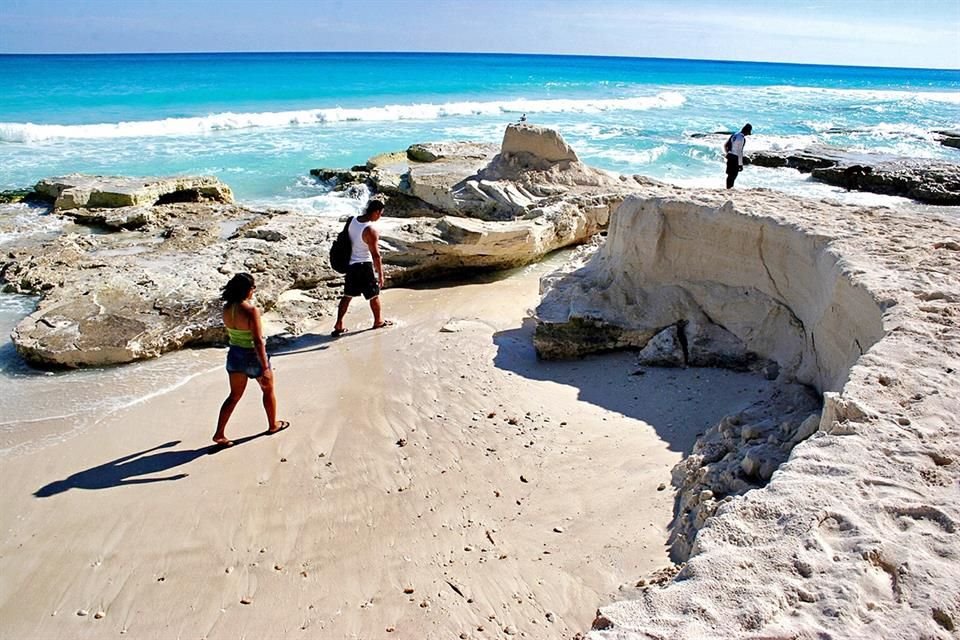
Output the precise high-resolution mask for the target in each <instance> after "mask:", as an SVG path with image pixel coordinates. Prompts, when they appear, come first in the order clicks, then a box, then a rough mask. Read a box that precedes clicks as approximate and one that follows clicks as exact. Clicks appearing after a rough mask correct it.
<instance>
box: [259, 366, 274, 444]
mask: <svg viewBox="0 0 960 640" xmlns="http://www.w3.org/2000/svg"><path fill="white" fill-rule="evenodd" d="M257 382H259V383H260V389H261V391H263V410H264V411H265V412H266V414H267V430H268V431H276V430H277V428H278V427H277V396H276V394H275V393H274V392H273V376H272V375H271V376H262V377H260V378H257Z"/></svg>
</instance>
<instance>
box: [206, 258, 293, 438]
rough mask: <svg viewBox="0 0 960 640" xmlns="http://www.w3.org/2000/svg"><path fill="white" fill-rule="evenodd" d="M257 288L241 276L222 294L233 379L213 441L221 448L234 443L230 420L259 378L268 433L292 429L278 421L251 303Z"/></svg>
mask: <svg viewBox="0 0 960 640" xmlns="http://www.w3.org/2000/svg"><path fill="white" fill-rule="evenodd" d="M256 289H257V285H256V284H255V283H254V280H253V276H251V275H250V274H249V273H238V274H236V275H235V276H233V277H232V278H230V281H229V282H228V283H227V284H226V286H225V287H224V288H223V291H222V292H221V294H220V299H221V300H223V301H224V305H223V324H224V326H225V327H226V328H227V336H228V337H229V341H230V349H229V350H228V351H227V375H228V376H229V378H230V395H228V396H227V399H226V400H224V401H223V404H222V405H221V406H220V416H219V418H218V419H217V431H216V433H214V434H213V441H214V442H215V443H216V444H218V445H220V446H221V447H229V446H232V445H233V442H232V441H231V440H230V439H229V438H227V435H226V429H227V421H228V420H229V419H230V416H231V415H232V414H233V410H234V409H235V408H236V407H237V403H238V402H240V398H241V397H243V392H244V390H245V389H246V388H247V381H248V380H249V379H250V378H256V380H257V382H258V383H259V384H260V390H261V391H262V392H263V409H264V411H266V413H267V433H276V432H278V431H281V430H283V429H286V428H287V427H289V426H290V423H289V422H286V421H285V420H277V397H276V395H274V392H273V369H272V368H271V367H270V359H269V358H267V349H266V345H265V344H264V338H263V326H262V325H261V324H260V311H258V310H257V308H256V307H255V306H253V303H252V302H251V300H252V299H253V292H254V291H256Z"/></svg>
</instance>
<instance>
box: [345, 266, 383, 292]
mask: <svg viewBox="0 0 960 640" xmlns="http://www.w3.org/2000/svg"><path fill="white" fill-rule="evenodd" d="M343 295H345V296H347V297H348V298H355V297H357V296H360V295H362V296H363V297H364V298H365V299H366V300H369V299H370V298H376V297H377V296H378V295H380V284H379V283H378V282H377V274H376V273H374V271H373V263H372V262H357V263H354V264H352V265H350V266H349V267H347V278H346V284H345V286H344V287H343Z"/></svg>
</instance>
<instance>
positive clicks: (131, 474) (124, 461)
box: [33, 433, 263, 498]
mask: <svg viewBox="0 0 960 640" xmlns="http://www.w3.org/2000/svg"><path fill="white" fill-rule="evenodd" d="M261 435H263V434H262V433H258V434H254V435H252V436H246V437H243V438H237V439H236V440H234V441H233V446H237V445H240V444H243V443H244V442H249V441H250V440H253V439H254V438H257V437H259V436H261ZM178 444H180V440H174V441H172V442H165V443H164V444H160V445H157V446H155V447H152V448H150V449H145V450H144V451H139V452H137V453H131V454H129V455H126V456H123V457H120V458H117V459H116V460H111V461H110V462H105V463H104V464H101V465H98V466H96V467H92V468H90V469H84V470H83V471H78V472H77V473H75V474H73V475H72V476H70V477H68V478H65V479H63V480H57V481H55V482H51V483H50V484H48V485H46V486H43V487H41V488H39V489H37V490H36V491H35V492H34V494H33V495H34V496H36V497H37V498H49V497H50V496H53V495H56V494H58V493H63V492H64V491H67V490H68V489H108V488H110V487H122V486H124V485H131V484H147V483H150V482H166V481H168V480H180V479H181V478H186V477H187V475H189V474H186V473H178V474H175V475H171V476H162V477H159V478H138V477H136V476H143V475H146V474H149V473H157V472H160V471H167V470H168V469H173V468H174V467H179V466H180V465H183V464H187V463H188V462H192V461H193V460H196V459H197V458H199V457H200V456H205V455H209V454H212V453H216V452H218V451H221V450H222V449H223V447H220V446H218V445H210V446H206V447H200V448H199V449H188V450H181V451H159V449H168V448H170V447H175V446H177V445H178ZM147 454H149V455H147Z"/></svg>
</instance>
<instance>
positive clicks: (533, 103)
mask: <svg viewBox="0 0 960 640" xmlns="http://www.w3.org/2000/svg"><path fill="white" fill-rule="evenodd" d="M685 101H686V98H684V96H683V94H681V93H678V92H675V91H667V92H662V93H658V94H656V95H653V96H637V97H631V98H614V99H598V100H584V99H554V100H526V99H517V100H507V101H502V100H499V101H489V102H450V103H446V104H430V103H426V104H395V105H385V106H378V107H364V108H341V107H334V108H327V109H308V110H303V111H277V112H273V111H268V112H264V113H229V112H228V113H217V114H212V115H209V116H203V117H190V118H166V119H164V120H145V121H135V122H114V123H99V124H76V125H60V124H33V123H30V122H27V123H19V122H0V141H2V142H35V141H43V140H51V139H59V138H69V139H98V138H141V137H151V136H195V135H204V134H209V133H214V132H217V131H226V130H232V129H253V128H284V127H296V126H309V125H317V124H335V123H339V122H399V121H404V120H438V119H440V118H449V117H457V116H497V115H504V114H520V113H530V114H534V113H541V114H542V113H602V112H607V111H646V110H648V109H672V108H676V107H680V106H681V105H683V104H684V102H685Z"/></svg>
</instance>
